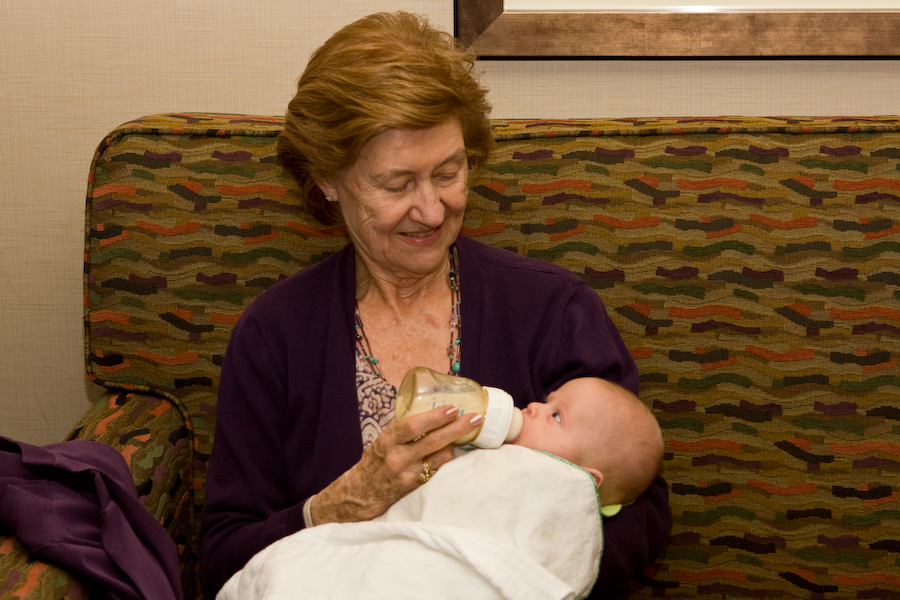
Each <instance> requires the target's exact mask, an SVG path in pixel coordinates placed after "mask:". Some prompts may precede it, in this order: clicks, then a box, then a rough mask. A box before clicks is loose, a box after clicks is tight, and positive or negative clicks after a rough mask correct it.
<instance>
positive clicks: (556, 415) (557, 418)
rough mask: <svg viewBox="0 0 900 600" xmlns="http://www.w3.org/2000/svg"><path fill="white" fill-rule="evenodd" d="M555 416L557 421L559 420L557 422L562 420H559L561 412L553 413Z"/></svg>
mask: <svg viewBox="0 0 900 600" xmlns="http://www.w3.org/2000/svg"><path fill="white" fill-rule="evenodd" d="M553 418H554V419H556V422H557V423H559V422H560V420H559V413H558V412H555V413H553Z"/></svg>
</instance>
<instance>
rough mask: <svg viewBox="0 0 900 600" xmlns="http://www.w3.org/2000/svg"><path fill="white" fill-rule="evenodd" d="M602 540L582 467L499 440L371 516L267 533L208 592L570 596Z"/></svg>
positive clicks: (244, 598)
mask: <svg viewBox="0 0 900 600" xmlns="http://www.w3.org/2000/svg"><path fill="white" fill-rule="evenodd" d="M602 544H603V535H602V522H601V516H600V505H599V502H598V499H597V492H596V487H595V486H594V480H593V478H592V477H591V476H590V475H589V474H588V473H587V472H586V471H584V470H582V469H580V468H579V467H576V466H574V465H572V464H570V463H567V462H565V461H563V460H561V459H558V458H556V457H553V456H550V455H547V454H544V453H541V452H537V451H534V450H530V449H528V448H522V447H520V446H503V447H501V448H499V449H496V450H475V451H472V452H469V453H467V454H466V455H464V456H460V457H459V458H456V459H454V460H453V461H451V462H450V463H449V464H447V465H444V466H443V467H442V468H441V469H440V470H439V471H438V473H437V474H436V475H435V476H434V477H433V478H432V479H431V481H429V482H428V483H427V484H425V485H423V486H421V487H420V488H418V489H417V490H415V491H414V492H412V493H410V494H409V495H407V496H406V497H404V498H403V499H401V500H400V501H399V502H397V503H396V504H395V505H394V506H393V507H391V509H390V510H388V512H387V513H386V514H384V515H383V516H381V517H379V518H378V519H376V520H373V521H368V522H363V523H340V524H338V523H333V524H327V525H320V526H317V527H313V528H310V529H305V530H302V531H299V532H297V533H295V534H293V535H290V536H288V537H286V538H284V539H282V540H279V541H278V542H275V543H274V544H272V545H271V546H269V547H268V548H266V549H264V550H262V551H261V552H260V553H258V554H257V555H256V556H255V557H253V559H251V560H250V562H249V563H247V565H246V566H245V567H244V569H243V570H241V571H239V572H238V573H236V574H235V575H234V576H233V577H232V578H231V579H229V580H228V582H227V583H226V584H225V587H223V588H222V590H221V591H220V592H219V594H218V596H217V597H216V598H217V600H263V599H267V600H276V599H279V600H280V599H286V598H292V599H297V598H353V599H357V598H373V599H382V598H383V599H385V600H388V599H390V600H398V599H402V598H447V599H450V598H459V599H461V600H462V599H465V600H473V599H481V598H484V599H488V598H508V599H510V600H528V599H532V598H533V599H535V600H556V599H560V600H562V599H575V598H581V597H583V596H585V595H586V594H587V593H588V592H589V591H590V589H591V587H593V584H594V581H595V578H596V575H597V569H598V567H599V564H600V553H601V551H602Z"/></svg>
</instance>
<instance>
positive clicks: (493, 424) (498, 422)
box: [472, 386, 523, 448]
mask: <svg viewBox="0 0 900 600" xmlns="http://www.w3.org/2000/svg"><path fill="white" fill-rule="evenodd" d="M484 390H485V391H486V392H487V395H488V405H487V414H486V415H484V424H483V425H482V426H481V431H479V432H478V437H476V438H475V439H474V440H473V441H472V445H473V446H478V447H479V448H499V447H500V446H502V445H503V443H504V442H510V441H512V440H514V439H516V438H517V437H519V433H520V432H521V431H522V422H523V418H522V411H521V410H519V409H518V408H516V406H515V405H514V404H513V399H512V396H510V395H509V393H507V392H505V391H503V390H501V389H499V388H493V387H487V386H485V387H484Z"/></svg>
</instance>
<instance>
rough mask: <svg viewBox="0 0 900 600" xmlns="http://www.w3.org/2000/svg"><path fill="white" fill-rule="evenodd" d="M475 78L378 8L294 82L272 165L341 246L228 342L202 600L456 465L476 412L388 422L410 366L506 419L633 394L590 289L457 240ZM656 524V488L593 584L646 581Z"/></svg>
mask: <svg viewBox="0 0 900 600" xmlns="http://www.w3.org/2000/svg"><path fill="white" fill-rule="evenodd" d="M473 68H474V60H473V59H472V57H470V56H469V55H467V54H466V53H464V52H462V51H460V50H459V49H458V47H457V46H456V45H455V43H454V41H453V39H452V38H451V37H450V36H449V35H447V34H445V33H442V32H440V31H438V30H436V29H434V28H432V27H431V26H429V25H428V24H427V23H426V22H425V21H424V20H423V19H421V18H418V17H415V16H413V15H409V14H404V13H398V14H377V15H372V16H370V17H367V18H364V19H362V20H360V21H357V22H356V23H353V24H351V25H349V26H347V27H345V28H344V29H342V30H341V31H339V32H338V33H336V34H335V35H334V36H333V37H332V38H331V39H329V40H328V41H327V42H326V43H325V44H324V45H323V46H322V47H321V48H320V49H319V50H317V51H316V52H315V53H314V54H313V55H312V57H311V58H310V62H309V64H308V66H307V68H306V70H305V72H304V73H303V75H302V77H301V78H300V81H299V83H298V90H297V94H296V96H295V97H294V99H293V100H292V101H291V103H290V105H289V106H288V110H287V115H286V127H285V130H284V133H282V135H281V136H280V137H279V139H278V156H279V159H280V161H281V162H282V164H283V165H284V167H285V168H286V169H287V170H288V172H290V173H291V175H292V176H293V177H294V178H295V179H296V180H297V183H298V184H299V188H300V192H301V195H302V200H303V204H304V206H305V207H306V208H307V210H308V211H309V212H310V213H311V214H312V215H313V216H314V217H315V218H316V219H317V220H319V221H320V222H322V223H324V224H326V225H333V224H338V223H339V224H342V225H343V226H344V227H345V228H346V230H347V232H348V234H349V237H350V241H351V243H350V244H349V245H348V246H347V247H345V248H344V249H343V250H342V251H340V252H338V253H337V254H335V255H334V256H331V257H329V258H327V259H326V260H324V261H322V262H321V263H319V264H317V265H314V266H311V267H308V268H306V269H304V270H303V271H301V272H299V273H297V274H296V275H294V276H292V277H290V278H288V279H286V280H284V281H282V282H280V283H279V284H277V285H275V286H272V287H271V288H270V289H269V290H267V291H266V292H265V293H263V294H262V295H260V296H259V298H257V300H256V301H255V302H254V303H253V304H252V305H251V306H250V307H249V308H248V309H247V311H246V312H245V313H244V315H243V317H242V318H241V320H240V322H239V323H238V325H237V327H236V328H235V330H234V333H233V335H232V339H231V343H230V345H229V348H228V352H227V354H226V357H225V362H224V364H223V366H222V377H221V383H220V391H219V400H218V409H217V411H218V412H217V415H218V416H217V426H216V439H215V445H214V448H213V453H212V457H211V460H210V470H209V476H208V479H207V493H206V496H207V503H206V508H205V509H204V513H203V527H202V529H203V541H202V555H203V556H202V558H203V565H204V573H205V584H206V588H207V590H206V591H207V593H208V594H209V595H210V596H212V595H214V594H215V593H216V592H217V591H218V590H219V589H220V588H221V586H222V585H223V584H224V583H225V581H226V580H227V579H228V578H229V577H230V576H231V575H232V574H233V573H235V572H236V571H238V570H239V569H241V568H242V567H243V566H244V565H245V564H246V563H247V561H248V560H249V559H250V558H251V557H252V556H253V555H254V554H255V553H257V552H258V551H260V550H262V549H263V548H264V547H266V546H267V545H269V544H271V543H272V542H274V541H276V540H278V539H281V538H283V537H285V536H287V535H289V534H291V533H294V532H296V531H299V530H300V529H302V528H304V527H310V526H313V525H319V524H323V523H329V522H347V521H361V520H368V519H372V518H374V517H376V516H378V515H380V514H382V513H384V512H385V511H386V510H387V509H388V508H389V507H390V506H391V505H393V504H394V503H395V502H396V501H397V500H398V499H400V498H401V497H403V496H404V495H405V494H407V493H408V492H410V491H411V490H413V489H415V488H416V487H418V486H420V485H424V484H426V482H427V481H428V478H429V477H430V475H431V474H432V473H433V472H434V471H436V470H437V469H440V467H441V466H442V465H444V464H446V463H447V462H448V461H450V460H451V459H452V441H453V440H455V439H458V438H459V437H461V436H462V435H464V434H466V433H468V432H470V431H472V430H474V429H476V428H477V427H478V426H479V425H480V421H479V419H480V417H478V416H476V417H474V418H472V417H470V416H469V415H465V416H460V415H458V414H456V413H455V412H453V410H452V409H451V410H449V411H448V410H446V409H441V408H439V409H435V410H433V411H431V412H427V413H424V414H421V415H417V416H415V417H411V418H408V419H405V420H403V421H401V422H396V421H393V420H392V416H393V399H394V397H395V394H396V386H398V385H399V383H400V381H401V380H402V378H403V376H404V374H405V373H406V372H407V371H408V370H409V369H410V368H411V367H415V366H428V367H431V368H433V369H436V370H440V371H445V372H449V373H456V374H460V375H463V376H465V377H469V378H472V379H474V380H476V381H478V382H479V383H481V384H483V385H491V386H496V387H500V388H503V389H505V390H507V391H509V392H510V393H511V394H512V396H513V397H514V398H515V399H516V402H517V404H518V405H519V406H520V407H525V406H526V405H527V404H528V403H530V402H533V401H541V400H543V399H544V397H545V396H546V394H548V393H549V392H551V391H553V390H555V389H556V388H558V387H559V386H561V385H562V384H563V383H565V382H566V381H568V380H570V379H573V378H576V377H583V376H597V377H603V378H605V379H608V380H611V381H615V382H618V383H619V384H621V385H623V386H625V387H627V388H629V389H631V390H632V391H635V392H636V391H637V370H636V367H635V365H634V362H633V361H632V360H631V357H630V355H629V353H628V351H627V349H626V348H625V347H624V345H623V343H622V340H621V339H620V337H619V335H618V332H617V331H616V329H615V327H614V326H613V324H612V323H611V321H610V320H609V317H608V316H607V314H606V311H605V309H604V307H603V304H602V303H601V302H600V300H599V299H598V298H597V295H596V293H595V292H594V291H593V290H592V289H591V288H590V287H588V286H587V285H585V284H584V283H583V282H582V281H581V280H580V279H578V278H577V277H575V276H574V275H572V274H571V273H569V272H568V271H566V270H564V269H560V268H557V267H555V266H553V265H550V264H546V263H543V262H539V261H536V260H531V259H526V258H523V257H520V256H518V255H516V254H514V253H511V252H507V251H505V250H499V249H494V248H491V247H489V246H486V245H484V244H480V243H478V242H475V241H473V240H470V239H467V238H465V237H462V236H460V230H461V227H462V222H463V214H464V212H465V208H466V195H467V178H468V170H469V168H470V165H473V164H474V165H477V164H479V163H481V162H483V161H484V159H485V158H486V157H487V155H488V153H489V150H490V146H491V140H492V135H491V128H490V121H489V119H488V113H489V110H490V107H489V105H488V103H487V100H486V94H487V91H486V90H485V89H484V88H482V87H481V86H480V85H479V84H478V80H477V77H476V75H475V74H474V71H473ZM463 317H465V319H463ZM463 323H464V324H465V325H464V326H463ZM669 527H670V513H669V508H668V503H667V491H666V484H665V482H664V481H663V480H662V479H657V481H656V482H655V483H654V485H653V486H651V488H650V489H649V490H648V491H647V492H645V493H644V494H643V495H642V496H641V497H640V498H639V499H638V501H637V502H636V503H635V504H634V505H632V506H630V507H628V508H627V509H625V510H623V511H622V512H621V513H620V514H619V515H618V516H616V517H614V518H612V519H610V520H608V521H607V523H606V524H605V527H604V531H605V539H606V541H607V543H606V548H607V550H606V552H605V553H604V556H603V561H602V563H601V569H600V575H599V579H598V582H597V585H596V586H595V588H594V589H595V590H598V591H602V590H603V589H608V588H610V587H612V586H614V585H616V584H618V583H620V582H621V581H623V580H626V579H628V578H629V577H631V576H632V575H634V574H636V573H639V572H641V571H642V570H643V569H644V568H645V567H646V566H647V565H648V564H649V563H650V562H651V561H652V560H653V559H654V558H655V557H656V556H657V555H658V554H659V552H660V551H661V549H662V546H663V543H664V540H665V538H666V534H667V533H668V530H669ZM297 567H298V569H300V568H302V565H298V566H297Z"/></svg>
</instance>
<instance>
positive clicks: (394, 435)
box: [309, 406, 483, 525]
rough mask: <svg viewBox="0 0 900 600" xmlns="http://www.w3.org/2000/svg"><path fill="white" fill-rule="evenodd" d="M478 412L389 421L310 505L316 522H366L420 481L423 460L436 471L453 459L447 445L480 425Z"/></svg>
mask: <svg viewBox="0 0 900 600" xmlns="http://www.w3.org/2000/svg"><path fill="white" fill-rule="evenodd" d="M482 420H483V418H482V417H481V415H475V416H474V417H473V416H471V415H465V416H459V410H458V409H457V408H456V407H446V406H442V407H438V408H435V409H432V410H430V411H428V412H426V413H422V414H419V415H414V416H411V417H408V418H406V419H403V420H402V421H397V420H396V419H395V420H393V421H391V422H390V423H389V424H388V426H387V427H385V428H384V431H382V433H381V435H379V436H378V438H376V440H375V441H374V442H372V444H371V445H370V446H369V447H368V448H366V450H365V452H363V455H362V458H361V459H360V461H359V462H358V463H356V464H355V465H354V466H353V467H352V468H351V469H350V470H348V471H347V472H345V473H344V474H343V475H341V476H340V477H339V478H337V479H336V480H335V481H334V482H332V483H331V485H329V486H328V487H327V488H325V489H324V490H322V491H321V492H319V493H318V494H316V496H315V497H314V498H313V499H312V503H311V504H310V507H309V508H310V514H311V516H312V521H313V523H315V524H316V525H321V524H324V523H332V522H348V521H368V520H370V519H374V518H375V517H377V516H379V515H381V514H384V512H385V511H386V510H387V509H388V508H390V507H391V506H392V505H393V504H394V503H395V502H396V501H397V500H399V499H400V498H402V497H403V496H405V495H406V494H408V493H409V492H410V491H412V490H413V489H415V488H416V487H418V486H419V485H421V484H420V483H419V475H421V474H422V471H423V464H422V463H423V461H427V462H428V467H429V468H430V469H431V470H433V471H436V470H438V469H439V468H440V467H441V466H442V465H444V464H446V463H448V462H450V460H452V459H453V446H452V443H453V442H454V441H455V440H457V439H459V438H461V437H462V436H464V435H466V434H467V433H469V432H471V431H473V430H475V429H477V428H478V426H479V425H481V421H482Z"/></svg>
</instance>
